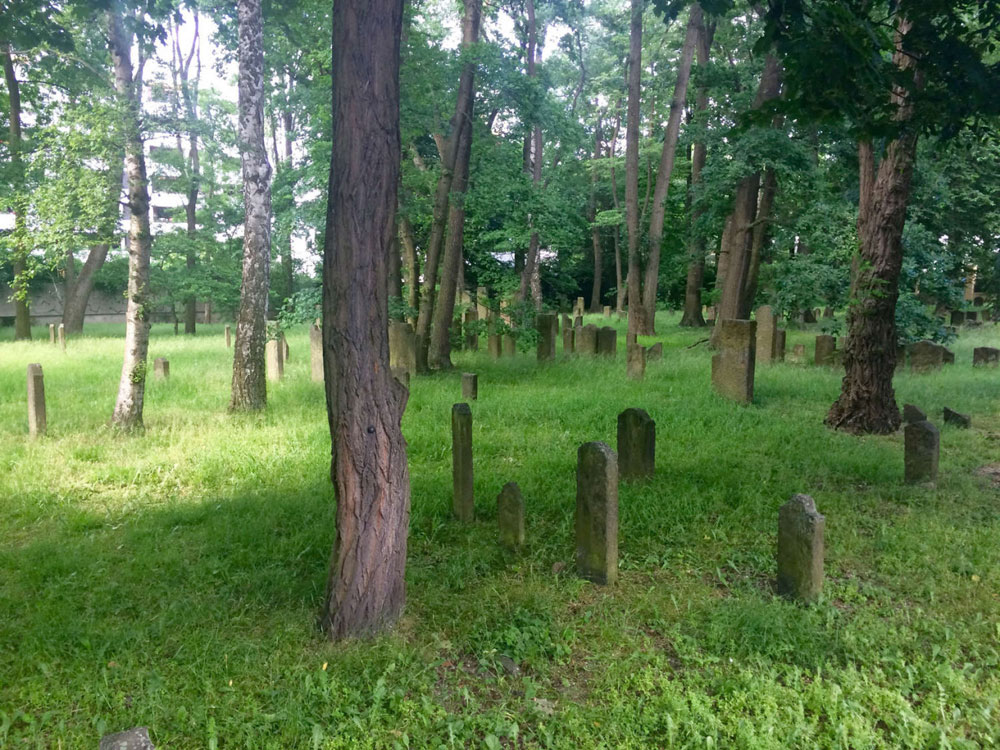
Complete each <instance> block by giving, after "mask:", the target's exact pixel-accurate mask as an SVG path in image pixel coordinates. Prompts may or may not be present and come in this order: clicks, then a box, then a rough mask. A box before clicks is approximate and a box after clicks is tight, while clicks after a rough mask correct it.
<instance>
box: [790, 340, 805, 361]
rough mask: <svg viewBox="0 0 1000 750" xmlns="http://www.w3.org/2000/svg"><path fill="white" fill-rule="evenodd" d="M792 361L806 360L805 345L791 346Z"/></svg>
mask: <svg viewBox="0 0 1000 750" xmlns="http://www.w3.org/2000/svg"><path fill="white" fill-rule="evenodd" d="M792 361H793V362H805V361H806V345H805V344H796V345H795V346H793V347H792Z"/></svg>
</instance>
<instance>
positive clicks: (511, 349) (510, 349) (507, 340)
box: [503, 333, 517, 357]
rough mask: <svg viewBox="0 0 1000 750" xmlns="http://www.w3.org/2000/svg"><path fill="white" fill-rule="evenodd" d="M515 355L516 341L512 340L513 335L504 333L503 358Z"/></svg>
mask: <svg viewBox="0 0 1000 750" xmlns="http://www.w3.org/2000/svg"><path fill="white" fill-rule="evenodd" d="M515 354H517V339H515V338H514V336H513V334H510V333H505V334H504V335H503V356H505V357H513V356H514V355H515Z"/></svg>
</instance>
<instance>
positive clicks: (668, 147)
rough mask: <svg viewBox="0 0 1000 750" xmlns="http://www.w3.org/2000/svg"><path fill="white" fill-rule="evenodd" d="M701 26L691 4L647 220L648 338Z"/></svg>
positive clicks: (642, 324)
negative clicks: (668, 204) (668, 203)
mask: <svg viewBox="0 0 1000 750" xmlns="http://www.w3.org/2000/svg"><path fill="white" fill-rule="evenodd" d="M703 25H704V24H703V17H702V12H701V6H700V5H698V3H694V4H693V5H692V6H691V13H690V16H689V18H688V25H687V32H686V33H685V35H684V46H683V47H682V48H681V59H680V61H679V63H678V66H677V82H676V83H675V84H674V96H673V99H671V101H670V117H669V118H668V119H667V129H666V132H665V133H664V136H663V150H662V151H661V152H660V166H659V168H658V169H657V172H656V188H655V189H654V190H653V206H652V209H651V213H650V216H649V254H648V256H647V259H646V279H645V283H644V284H643V290H642V305H641V307H642V314H641V317H639V318H638V320H637V323H638V324H639V333H641V334H644V335H647V336H650V335H652V334H653V333H654V332H655V331H654V327H655V325H656V289H657V286H658V285H659V280H660V245H661V244H662V243H663V223H664V218H665V215H666V209H667V206H666V202H667V193H668V192H669V190H670V179H671V177H672V176H673V171H674V161H675V158H676V155H677V139H678V137H679V135H680V129H681V117H682V116H683V114H684V105H685V102H686V101H687V88H688V81H689V80H690V78H691V61H692V60H693V59H694V53H695V47H696V46H697V42H698V37H699V36H700V35H701V34H703V33H704V32H703V30H702V26H703ZM635 306H636V305H633V307H635Z"/></svg>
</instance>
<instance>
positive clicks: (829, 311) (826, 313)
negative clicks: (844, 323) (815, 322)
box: [823, 307, 833, 318]
mask: <svg viewBox="0 0 1000 750" xmlns="http://www.w3.org/2000/svg"><path fill="white" fill-rule="evenodd" d="M823 317H824V318H832V317H833V308H832V307H824V308H823Z"/></svg>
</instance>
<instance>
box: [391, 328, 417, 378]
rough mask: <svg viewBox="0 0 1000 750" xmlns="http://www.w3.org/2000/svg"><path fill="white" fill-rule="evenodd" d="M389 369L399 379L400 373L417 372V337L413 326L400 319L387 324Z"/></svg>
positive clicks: (410, 373)
mask: <svg viewBox="0 0 1000 750" xmlns="http://www.w3.org/2000/svg"><path fill="white" fill-rule="evenodd" d="M389 370H390V371H391V372H392V374H393V375H394V376H395V377H396V379H397V380H401V379H402V378H401V375H402V373H404V372H405V373H406V374H408V375H415V374H416V372H417V337H416V336H415V335H414V333H413V326H411V325H410V324H409V323H404V322H403V321H401V320H395V321H393V322H392V323H390V324H389Z"/></svg>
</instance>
